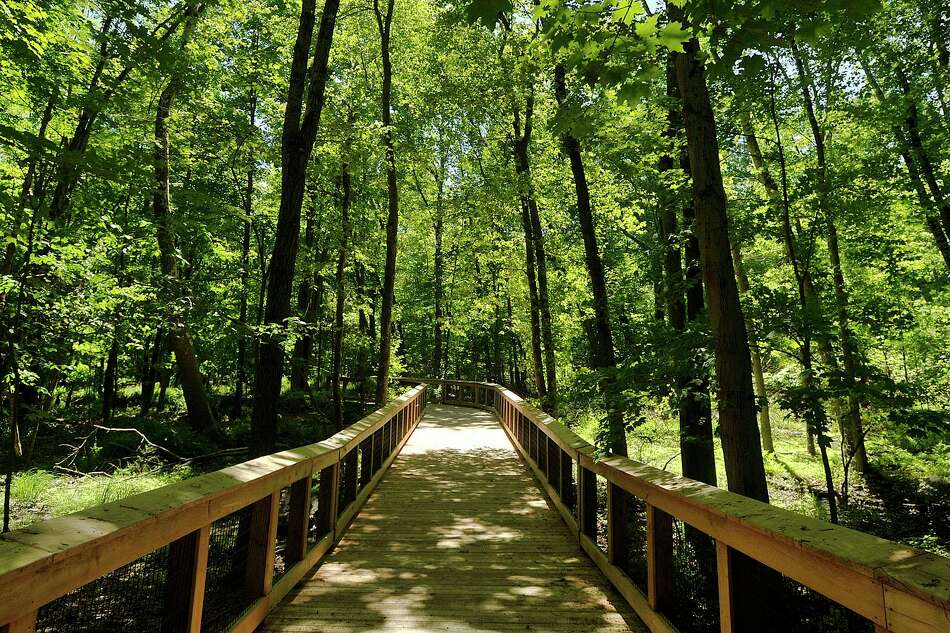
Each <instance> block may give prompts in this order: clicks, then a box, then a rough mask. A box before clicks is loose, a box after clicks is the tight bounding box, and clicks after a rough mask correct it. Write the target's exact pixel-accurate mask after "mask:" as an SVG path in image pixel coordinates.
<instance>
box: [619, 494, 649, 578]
mask: <svg viewBox="0 0 950 633" xmlns="http://www.w3.org/2000/svg"><path fill="white" fill-rule="evenodd" d="M614 494H615V495H618V496H619V497H620V498H621V499H622V500H623V503H624V504H625V507H626V513H627V516H626V519H627V520H626V527H625V529H624V535H623V539H624V548H623V551H624V556H623V560H619V561H617V564H618V566H619V567H620V568H621V569H622V570H623V571H624V573H625V574H627V576H629V577H630V580H632V581H633V584H635V585H636V586H637V587H639V588H640V591H642V592H643V593H644V594H646V593H647V505H646V503H644V502H643V499H640V498H639V497H637V496H635V495H632V494H630V493H629V492H626V491H624V490H622V489H620V488H615V492H614Z"/></svg>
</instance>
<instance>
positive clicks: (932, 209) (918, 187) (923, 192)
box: [858, 55, 950, 270]
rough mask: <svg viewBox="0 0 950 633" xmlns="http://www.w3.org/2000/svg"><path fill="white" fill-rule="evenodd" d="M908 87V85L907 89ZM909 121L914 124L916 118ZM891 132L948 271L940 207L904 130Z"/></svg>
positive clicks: (866, 66) (868, 73) (867, 68)
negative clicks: (921, 173)
mask: <svg viewBox="0 0 950 633" xmlns="http://www.w3.org/2000/svg"><path fill="white" fill-rule="evenodd" d="M858 61H859V62H860V64H861V69H862V70H864V75H865V77H867V80H868V83H869V84H870V85H871V88H872V89H873V90H874V94H875V95H876V96H877V100H878V101H879V102H880V103H881V104H882V105H884V104H885V103H886V101H887V97H886V96H885V95H884V90H883V89H882V88H881V85H880V83H878V81H877V77H875V76H874V73H873V71H872V69H871V64H870V63H868V60H867V59H866V58H864V57H863V56H860V55H859V56H858ZM909 87H910V86H909V85H908V88H909ZM907 100H908V95H906V94H905V104H906V102H907ZM915 114H916V113H915ZM911 120H913V121H914V122H915V123H916V116H914V117H913V118H912V119H911ZM904 122H905V124H906V123H907V118H905V119H904ZM892 131H893V133H894V139H895V140H896V141H897V148H898V151H899V152H900V155H901V160H902V161H903V162H904V167H906V169H907V177H908V179H909V180H910V185H911V189H913V190H914V193H915V194H916V195H917V201H918V202H919V203H920V208H921V210H923V212H924V223H925V224H926V226H927V229H928V230H930V234H931V235H933V238H934V243H935V244H936V245H937V250H939V251H940V255H941V256H942V257H943V263H944V265H945V266H946V267H947V270H950V240H948V237H947V233H946V231H945V230H944V228H943V225H942V224H941V222H940V212H941V209H940V205H939V204H936V203H935V202H934V201H932V200H931V199H930V198H929V197H928V196H929V194H928V193H927V189H926V188H925V187H924V181H923V179H922V178H921V176H920V169H919V168H918V167H917V163H916V162H915V161H914V158H913V156H912V155H911V144H910V141H909V140H908V139H907V137H906V136H905V134H904V129H903V128H902V127H901V126H900V125H898V124H895V125H893V126H892ZM921 149H922V148H921ZM928 162H929V159H928Z"/></svg>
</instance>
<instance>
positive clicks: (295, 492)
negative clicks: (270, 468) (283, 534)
mask: <svg viewBox="0 0 950 633" xmlns="http://www.w3.org/2000/svg"><path fill="white" fill-rule="evenodd" d="M312 480H313V474H312V473H308V474H307V476H306V477H304V478H303V479H300V480H298V481H295V482H294V483H293V484H291V486H290V508H289V514H288V517H287V553H286V554H285V562H286V563H287V566H288V567H289V566H290V565H293V564H294V563H296V562H299V561H302V560H303V559H304V558H305V557H306V556H307V545H308V543H307V533H308V532H309V530H310V488H311V483H310V482H311V481H312Z"/></svg>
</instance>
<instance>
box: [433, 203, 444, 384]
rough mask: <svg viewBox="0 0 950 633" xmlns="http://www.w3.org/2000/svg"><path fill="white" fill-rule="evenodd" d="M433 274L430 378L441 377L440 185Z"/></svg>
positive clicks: (441, 276)
mask: <svg viewBox="0 0 950 633" xmlns="http://www.w3.org/2000/svg"><path fill="white" fill-rule="evenodd" d="M434 228H435V271H434V272H435V274H434V278H433V286H434V287H433V295H434V297H433V299H434V303H435V306H434V308H435V319H434V320H435V322H434V323H433V325H432V330H433V332H432V335H433V347H434V349H433V352H432V376H433V378H441V377H442V364H443V362H442V355H443V350H442V345H443V341H442V319H443V317H444V315H443V314H442V311H443V305H442V304H443V301H444V300H445V298H444V295H445V253H444V252H443V249H442V240H443V232H444V230H445V218H444V217H443V210H442V194H441V185H440V191H439V198H438V200H437V201H436V210H435V225H434Z"/></svg>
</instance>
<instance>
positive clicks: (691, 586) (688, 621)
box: [665, 519, 719, 633]
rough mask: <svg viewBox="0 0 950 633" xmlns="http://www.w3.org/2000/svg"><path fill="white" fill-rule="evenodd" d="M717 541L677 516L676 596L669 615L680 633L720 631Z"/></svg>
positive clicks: (675, 542)
mask: <svg viewBox="0 0 950 633" xmlns="http://www.w3.org/2000/svg"><path fill="white" fill-rule="evenodd" d="M717 583H718V576H717V574H716V541H715V540H713V539H712V538H710V537H709V536H707V535H705V534H703V533H702V532H700V531H699V530H696V529H694V528H692V527H690V526H688V525H686V524H684V523H683V522H682V521H677V520H676V519H673V595H672V596H671V597H670V606H669V609H668V610H667V611H666V612H665V614H666V616H667V617H668V618H669V619H670V621H671V622H672V623H673V624H674V625H675V626H676V628H677V630H678V631H679V632H680V633H714V632H716V631H719V587H718V584H717Z"/></svg>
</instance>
